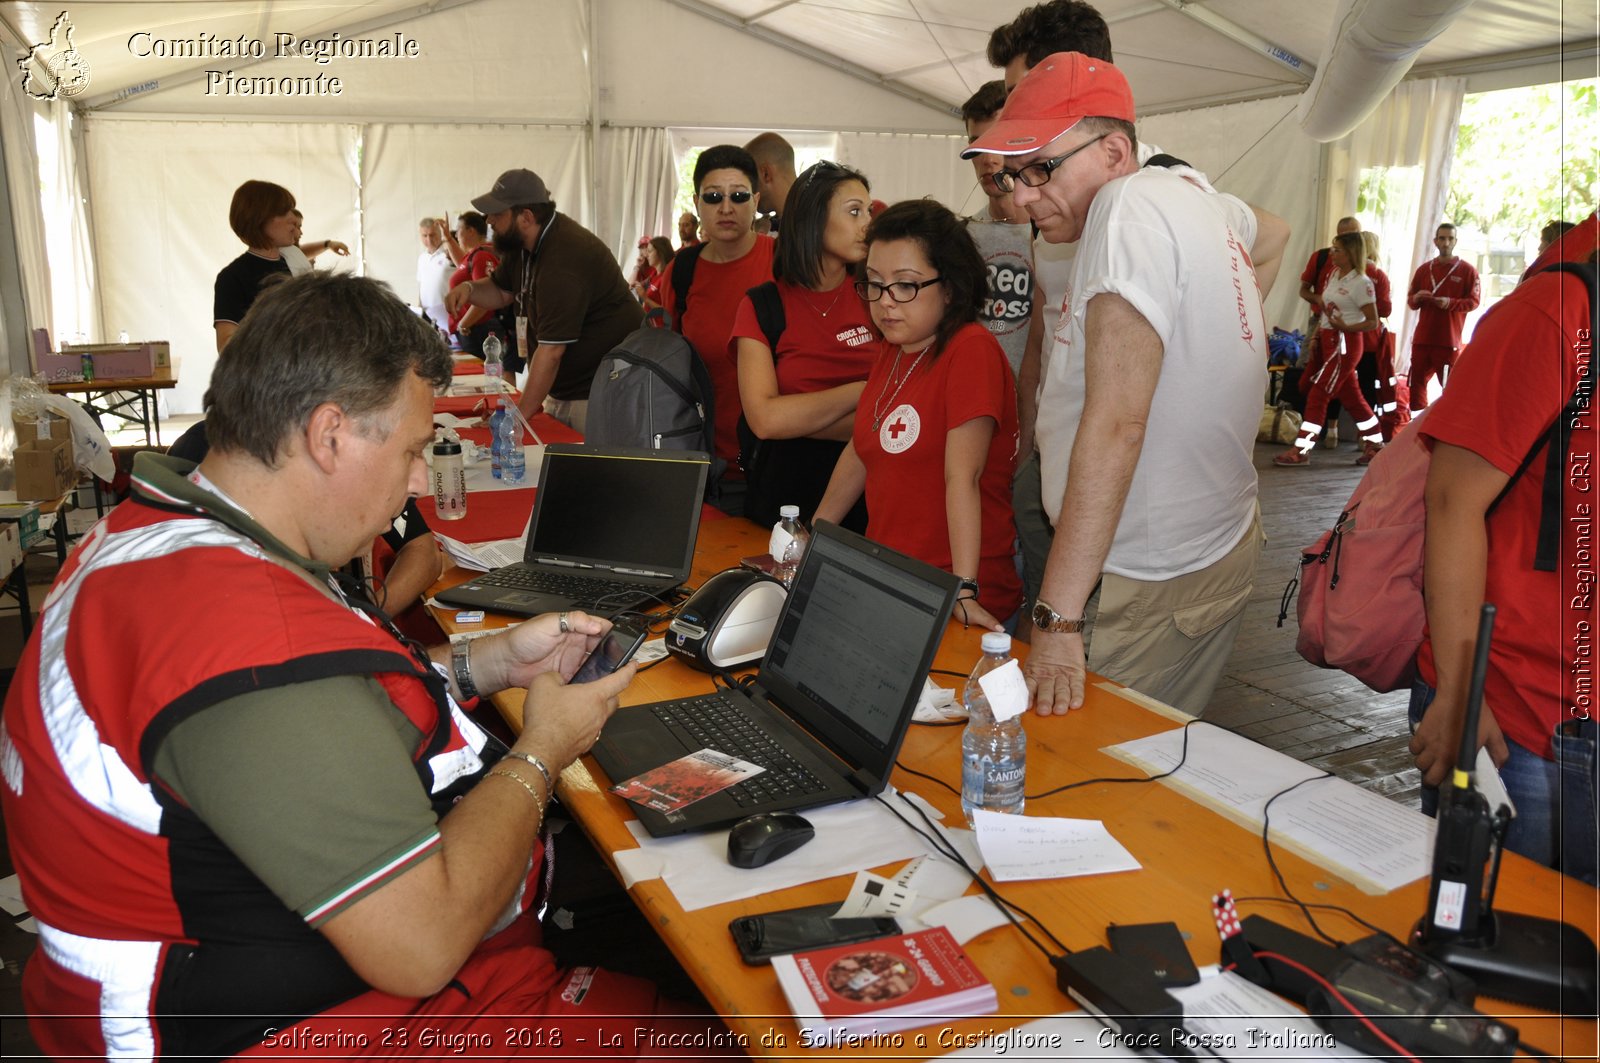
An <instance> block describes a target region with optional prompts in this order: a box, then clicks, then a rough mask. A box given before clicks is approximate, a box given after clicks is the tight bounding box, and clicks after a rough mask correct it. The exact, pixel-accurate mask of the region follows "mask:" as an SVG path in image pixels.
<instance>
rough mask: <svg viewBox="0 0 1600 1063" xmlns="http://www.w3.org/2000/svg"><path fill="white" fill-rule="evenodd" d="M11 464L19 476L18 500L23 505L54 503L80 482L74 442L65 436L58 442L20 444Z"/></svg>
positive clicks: (37, 441)
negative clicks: (23, 502)
mask: <svg viewBox="0 0 1600 1063" xmlns="http://www.w3.org/2000/svg"><path fill="white" fill-rule="evenodd" d="M12 463H13V465H14V466H15V467H16V473H17V497H18V498H19V499H22V500H23V501H37V502H48V501H52V500H54V499H57V498H60V497H61V496H62V495H64V494H66V493H67V492H68V491H70V490H71V489H72V486H73V485H74V484H76V483H77V482H78V469H77V466H76V465H75V464H73V461H72V439H71V437H70V436H67V435H65V434H63V435H62V436H61V438H59V439H35V440H34V441H33V442H31V443H26V444H24V443H20V442H19V443H18V444H17V449H16V453H14V454H13V455H12Z"/></svg>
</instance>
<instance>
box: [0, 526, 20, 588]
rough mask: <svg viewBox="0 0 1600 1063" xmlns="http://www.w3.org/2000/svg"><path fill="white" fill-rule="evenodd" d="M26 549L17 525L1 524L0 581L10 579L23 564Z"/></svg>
mask: <svg viewBox="0 0 1600 1063" xmlns="http://www.w3.org/2000/svg"><path fill="white" fill-rule="evenodd" d="M23 550H24V547H23V545H22V537H21V535H20V534H19V533H18V531H17V526H16V525H15V524H0V581H4V580H6V579H8V578H10V576H11V573H12V572H14V571H16V568H17V566H18V565H20V564H22V554H23Z"/></svg>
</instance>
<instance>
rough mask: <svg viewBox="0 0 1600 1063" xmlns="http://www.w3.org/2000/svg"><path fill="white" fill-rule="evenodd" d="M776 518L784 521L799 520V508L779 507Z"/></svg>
mask: <svg viewBox="0 0 1600 1063" xmlns="http://www.w3.org/2000/svg"><path fill="white" fill-rule="evenodd" d="M778 516H780V517H782V518H783V519H784V520H799V519H800V507H799V506H779V507H778Z"/></svg>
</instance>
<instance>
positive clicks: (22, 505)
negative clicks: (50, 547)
mask: <svg viewBox="0 0 1600 1063" xmlns="http://www.w3.org/2000/svg"><path fill="white" fill-rule="evenodd" d="M0 528H14V529H15V530H16V532H17V535H18V537H19V538H20V539H21V540H22V548H23V549H24V550H26V549H28V548H29V547H30V546H32V545H33V544H34V543H36V542H38V541H39V540H40V539H41V538H43V537H44V530H43V529H42V528H40V527H39V503H37V502H0Z"/></svg>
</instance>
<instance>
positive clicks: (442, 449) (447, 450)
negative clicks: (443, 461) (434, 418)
mask: <svg viewBox="0 0 1600 1063" xmlns="http://www.w3.org/2000/svg"><path fill="white" fill-rule="evenodd" d="M460 453H461V443H460V441H458V440H455V439H446V438H444V437H443V436H441V437H440V438H438V439H435V440H434V441H433V454H434V457H449V456H450V455H452V454H460Z"/></svg>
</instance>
